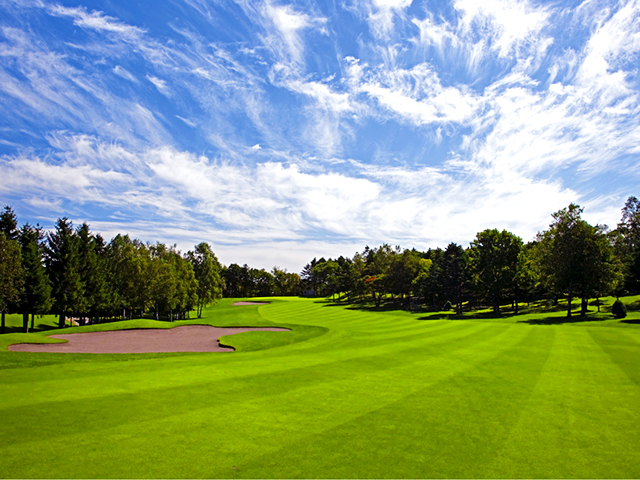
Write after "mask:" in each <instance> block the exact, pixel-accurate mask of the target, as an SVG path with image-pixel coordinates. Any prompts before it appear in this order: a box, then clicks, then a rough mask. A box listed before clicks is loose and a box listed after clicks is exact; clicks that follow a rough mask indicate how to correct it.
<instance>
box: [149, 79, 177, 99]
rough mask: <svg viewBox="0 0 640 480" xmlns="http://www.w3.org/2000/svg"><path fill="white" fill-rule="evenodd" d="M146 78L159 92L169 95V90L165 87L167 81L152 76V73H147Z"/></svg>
mask: <svg viewBox="0 0 640 480" xmlns="http://www.w3.org/2000/svg"><path fill="white" fill-rule="evenodd" d="M146 78H147V80H149V81H150V82H151V83H153V84H154V85H155V87H156V88H157V89H158V91H159V92H160V93H162V94H163V95H166V96H168V97H170V96H171V90H170V89H169V87H167V82H166V81H164V80H162V79H161V78H158V77H154V76H153V75H147V77H146Z"/></svg>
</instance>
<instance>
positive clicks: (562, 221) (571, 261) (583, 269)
mask: <svg viewBox="0 0 640 480" xmlns="http://www.w3.org/2000/svg"><path fill="white" fill-rule="evenodd" d="M581 213H582V208H580V207H579V206H578V205H574V204H571V205H569V207H567V208H565V209H563V210H560V211H558V212H556V213H554V214H553V219H554V221H553V222H552V223H551V225H550V226H549V229H548V230H547V231H545V232H543V233H541V234H539V235H538V241H537V245H536V251H535V253H534V259H535V263H536V268H537V269H538V271H539V273H540V276H541V279H542V281H543V282H544V283H545V284H546V287H547V288H548V289H549V290H550V291H551V292H555V293H556V294H558V295H562V294H564V293H566V295H567V317H570V316H571V308H572V299H573V297H574V296H576V295H577V296H579V298H581V299H582V309H581V313H582V314H583V315H584V314H586V309H587V299H588V298H589V297H592V296H595V295H596V294H600V293H601V292H602V291H604V290H606V289H607V283H608V282H610V281H612V279H613V277H614V272H613V258H612V253H613V251H612V247H611V245H610V243H609V240H608V237H607V235H606V231H605V228H604V227H601V226H595V227H593V226H591V225H589V224H588V223H587V222H586V221H584V220H582V218H581V217H580V215H581Z"/></svg>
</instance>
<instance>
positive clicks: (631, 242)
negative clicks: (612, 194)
mask: <svg viewBox="0 0 640 480" xmlns="http://www.w3.org/2000/svg"><path fill="white" fill-rule="evenodd" d="M616 233H617V235H615V247H616V253H617V254H618V257H619V258H620V261H621V262H622V264H623V275H624V288H625V290H626V291H627V292H629V293H632V294H637V293H640V200H638V199H637V198H636V197H629V198H628V199H627V202H626V203H625V205H624V208H623V209H622V219H621V221H620V223H619V224H618V228H617V230H616Z"/></svg>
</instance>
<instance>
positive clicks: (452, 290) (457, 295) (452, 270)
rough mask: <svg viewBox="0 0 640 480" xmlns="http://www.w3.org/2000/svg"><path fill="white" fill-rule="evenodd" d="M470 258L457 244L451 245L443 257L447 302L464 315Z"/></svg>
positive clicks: (443, 283) (443, 285) (444, 290)
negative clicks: (463, 306)
mask: <svg viewBox="0 0 640 480" xmlns="http://www.w3.org/2000/svg"><path fill="white" fill-rule="evenodd" d="M469 276H470V272H469V257H468V255H467V252H465V250H464V249H463V248H462V247H461V246H460V245H456V244H455V243H450V244H449V245H448V246H447V248H446V249H445V251H444V253H443V256H442V287H443V293H444V295H445V298H446V299H447V301H449V302H451V303H452V304H453V305H455V309H456V314H457V315H462V304H463V302H464V301H465V298H466V297H467V295H468V293H469V283H470V282H469Z"/></svg>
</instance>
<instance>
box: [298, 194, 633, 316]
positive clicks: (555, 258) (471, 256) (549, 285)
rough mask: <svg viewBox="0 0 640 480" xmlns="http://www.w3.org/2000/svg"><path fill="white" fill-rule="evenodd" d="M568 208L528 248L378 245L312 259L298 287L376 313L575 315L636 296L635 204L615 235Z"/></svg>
mask: <svg viewBox="0 0 640 480" xmlns="http://www.w3.org/2000/svg"><path fill="white" fill-rule="evenodd" d="M582 212H583V209H582V208H580V207H579V206H578V205H575V204H571V205H569V206H568V207H567V208H565V209H562V210H560V211H558V212H556V213H554V214H553V215H552V217H553V221H552V222H551V224H550V225H549V228H548V229H547V230H545V231H543V232H540V233H539V234H538V235H537V236H536V238H535V239H534V240H532V241H530V242H528V243H526V244H525V243H524V242H523V240H522V239H521V238H520V237H518V236H517V235H515V234H513V233H511V232H508V231H506V230H502V231H499V230H497V229H487V230H484V231H482V232H479V233H478V234H477V235H476V238H475V239H474V240H473V241H471V242H470V245H469V247H468V248H463V247H462V246H460V245H457V244H456V243H450V244H449V245H448V246H447V247H446V248H445V249H441V248H436V249H430V250H428V251H426V252H421V251H418V250H415V249H412V250H408V249H405V250H402V249H401V248H400V247H395V248H392V247H391V246H389V245H387V244H384V245H381V246H379V247H377V248H369V247H366V248H365V249H364V251H362V252H356V254H355V255H354V256H353V257H351V258H348V257H342V256H341V257H339V258H337V259H331V258H330V259H325V258H320V259H319V260H318V259H316V258H314V259H313V260H312V261H311V262H309V263H308V264H307V265H306V266H305V267H304V269H303V271H302V286H303V288H304V289H307V290H309V291H313V292H314V293H316V294H318V295H320V296H333V297H335V296H336V295H338V296H339V297H340V298H344V299H346V301H347V302H352V301H362V300H365V301H366V300H368V301H371V302H374V303H375V305H376V306H380V304H381V302H383V301H387V300H389V299H391V300H392V301H396V302H401V303H404V304H405V305H408V304H409V303H410V302H415V303H417V304H418V305H425V306H426V307H427V308H430V309H432V310H434V311H438V310H444V309H449V308H451V309H454V310H455V311H456V313H458V314H462V311H463V306H464V308H467V309H473V308H479V307H481V306H491V307H492V308H493V310H494V312H496V313H498V312H499V311H500V308H501V305H505V303H506V304H511V308H512V310H513V311H514V313H518V308H519V303H520V302H529V301H532V300H537V299H542V298H551V299H553V300H555V301H556V302H557V300H558V299H560V298H566V299H567V316H571V311H572V307H573V302H574V300H576V299H577V300H579V301H580V305H581V314H582V315H584V314H586V312H587V302H588V299H590V298H596V299H598V298H599V297H601V296H605V295H610V294H613V295H615V296H619V295H622V294H637V293H640V201H638V199H637V198H636V197H629V199H628V200H627V202H626V204H625V206H624V208H623V209H622V218H621V221H620V223H619V224H618V226H617V228H616V229H615V230H613V231H610V230H609V229H608V228H607V227H606V226H603V225H590V224H589V223H588V222H586V221H585V220H584V219H582V217H581V215H582Z"/></svg>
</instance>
